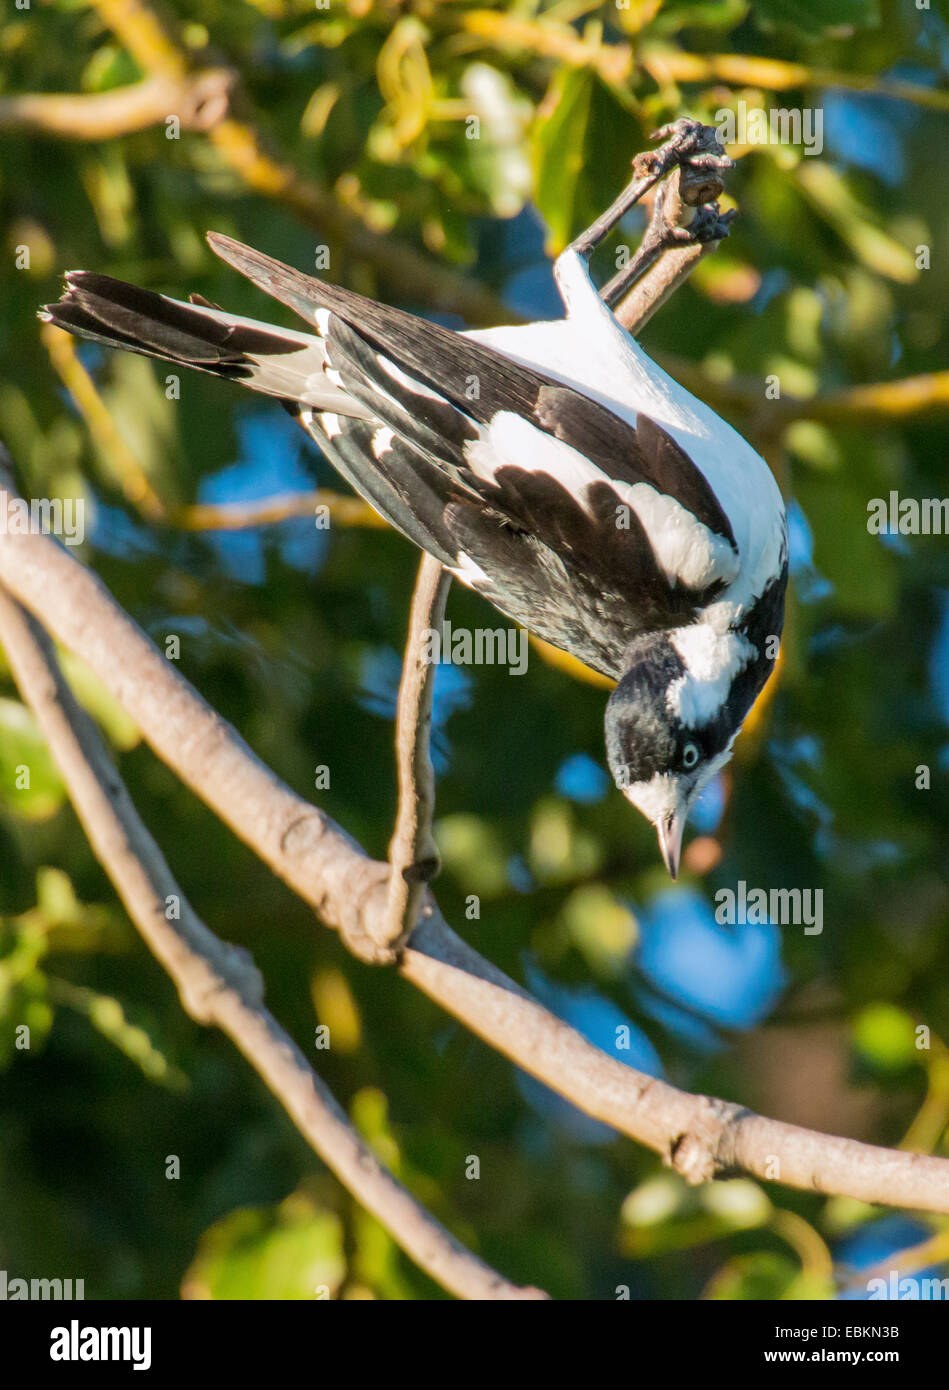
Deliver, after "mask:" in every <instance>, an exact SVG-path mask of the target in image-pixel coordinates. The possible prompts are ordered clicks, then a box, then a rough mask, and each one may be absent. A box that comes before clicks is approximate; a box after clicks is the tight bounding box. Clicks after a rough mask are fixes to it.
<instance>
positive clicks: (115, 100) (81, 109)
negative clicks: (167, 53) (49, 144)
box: [0, 68, 235, 140]
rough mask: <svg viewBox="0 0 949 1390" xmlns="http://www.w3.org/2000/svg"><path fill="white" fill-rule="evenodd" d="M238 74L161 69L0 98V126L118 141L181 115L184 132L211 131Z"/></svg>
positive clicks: (220, 70)
mask: <svg viewBox="0 0 949 1390" xmlns="http://www.w3.org/2000/svg"><path fill="white" fill-rule="evenodd" d="M234 82H235V74H234V73H233V72H230V71H229V70H228V69H226V68H209V69H206V70H205V71H203V72H195V73H193V74H191V75H189V76H184V77H181V78H175V77H171V76H168V75H166V74H163V73H156V74H155V75H153V76H152V77H146V78H145V79H144V81H142V82H135V83H133V84H131V85H130V86H127V87H116V88H115V89H114V90H113V91H111V92H95V93H92V94H88V95H74V94H72V93H69V94H64V93H37V94H36V95H31V94H27V95H23V96H5V97H0V130H4V129H5V130H29V131H33V132H35V133H39V134H44V135H55V136H57V137H58V138H60V139H63V140H114V139H115V138H116V137H117V136H120V135H131V134H133V133H134V132H135V131H139V130H147V129H148V128H149V127H150V126H155V125H161V123H162V122H163V121H165V120H167V118H168V117H169V116H177V117H178V119H179V121H180V122H181V127H182V129H183V130H209V129H210V128H211V127H212V126H213V125H216V124H217V122H218V121H220V120H221V119H222V118H223V117H224V115H225V113H226V112H227V108H228V104H229V102H230V93H231V89H232V87H233V86H234Z"/></svg>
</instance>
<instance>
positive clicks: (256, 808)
mask: <svg viewBox="0 0 949 1390" xmlns="http://www.w3.org/2000/svg"><path fill="white" fill-rule="evenodd" d="M5 517H6V498H5V497H4V494H3V492H2V491H0V582H2V583H3V584H5V585H6V586H7V588H8V589H9V590H10V592H11V593H13V594H14V595H15V596H16V597H17V598H18V599H19V600H20V602H21V603H23V604H24V606H25V607H27V608H29V609H30V610H31V611H32V612H33V613H34V614H35V615H36V616H37V617H39V618H41V620H42V621H43V623H44V625H45V626H46V627H47V628H48V629H49V630H50V631H51V632H52V633H53V634H54V635H55V636H56V638H57V640H59V641H60V642H61V643H62V644H63V645H64V646H66V647H68V648H70V649H71V650H72V651H73V652H75V654H76V655H77V656H79V657H81V658H82V659H83V660H84V661H85V662H86V663H87V664H88V665H89V666H90V667H91V668H92V669H93V671H95V672H96V674H97V675H98V676H99V678H100V680H102V682H103V683H104V684H105V685H106V687H107V688H108V689H109V690H110V691H111V692H112V694H113V695H114V696H115V697H116V698H117V699H118V700H119V701H120V702H121V704H122V705H123V706H124V707H125V708H126V710H127V711H128V712H129V714H130V715H131V716H132V718H133V719H135V721H136V722H137V724H138V726H139V728H140V729H141V731H142V733H143V735H144V737H145V738H146V739H147V741H148V742H149V743H150V745H151V746H152V748H153V749H154V750H155V751H156V753H157V754H158V756H159V757H160V758H162V760H163V761H164V762H166V763H167V764H168V766H169V767H171V768H173V769H174V770H175V772H176V773H177V774H178V776H179V777H180V778H181V779H182V780H183V781H184V782H185V783H186V784H187V785H188V786H190V787H191V788H192V790H194V791H195V793H196V794H197V795H198V796H200V797H201V798H202V799H203V800H204V801H205V802H206V804H207V805H208V806H210V807H211V808H212V809H213V810H214V811H215V812H216V814H217V815H218V816H220V818H221V819H222V820H223V821H224V822H225V823H226V824H228V825H230V826H231V828H232V829H233V830H234V832H235V833H236V834H237V835H238V836H240V838H241V839H242V840H244V841H245V842H246V843H247V844H248V845H249V846H250V847H251V848H252V849H253V850H254V851H255V852H256V853H257V854H258V855H259V856H260V858H261V859H263V860H264V861H265V862H266V863H267V864H269V865H270V867H271V868H272V869H273V870H274V872H275V873H277V874H278V875H279V876H280V877H281V878H282V879H284V881H285V882H287V883H288V884H290V886H291V887H293V888H294V889H295V890H296V891H297V892H298V893H299V894H300V896H301V897H303V898H304V899H305V900H306V901H307V902H309V903H310V904H311V905H312V906H313V908H314V909H315V911H316V912H317V913H318V914H319V915H320V917H321V918H322V919H323V920H324V921H325V922H326V923H327V925H329V926H331V927H334V928H336V929H337V930H338V931H340V933H341V935H342V936H343V937H344V939H345V940H346V942H347V944H348V945H349V947H350V949H352V950H354V951H355V952H356V953H357V954H359V953H360V948H362V953H366V951H367V949H368V952H369V953H370V954H371V951H372V949H373V929H374V928H375V924H376V922H377V921H378V920H379V917H380V916H381V915H382V914H384V912H385V909H386V904H387V882H388V878H389V869H388V866H387V865H385V864H379V863H376V862H375V861H373V860H371V859H370V858H369V857H368V856H367V855H366V854H365V853H364V851H363V850H362V849H361V848H360V847H359V846H358V845H357V844H355V843H354V841H353V840H352V839H351V838H350V837H349V836H348V835H347V834H345V832H344V831H342V830H341V829H340V828H339V826H337V825H336V824H335V823H334V822H333V821H332V820H331V819H330V818H329V817H328V816H326V815H324V814H323V813H322V812H321V811H319V810H318V809H317V808H316V807H314V806H312V805H310V804H309V803H308V802H306V801H304V800H303V798H302V797H299V796H297V795H296V794H295V793H294V792H293V791H292V790H291V789H290V788H289V787H287V786H285V785H284V784H283V783H282V782H281V781H280V780H279V778H278V777H277V776H276V775H275V774H274V773H273V772H272V771H271V770H270V769H269V768H267V767H266V766H265V765H264V764H263V763H262V762H261V761H260V760H259V759H258V758H257V757H256V756H255V755H254V754H253V753H252V752H251V750H250V749H249V748H248V747H247V745H246V744H245V743H244V741H243V740H242V739H241V738H240V736H239V734H237V732H236V731H235V730H234V729H233V728H232V727H231V726H230V725H229V724H227V723H226V721H225V720H223V719H222V718H221V717H220V715H218V714H216V713H215V711H214V710H212V709H211V708H210V707H209V706H208V705H207V703H206V702H205V701H204V700H203V699H202V698H201V696H200V695H199V694H198V693H197V691H195V690H194V689H193V687H192V686H191V685H189V683H188V682H187V681H186V680H185V679H184V677H182V676H181V675H180V674H179V673H178V672H177V671H176V670H175V669H174V667H173V666H172V665H171V663H170V662H168V661H166V660H165V659H164V658H163V657H162V656H161V654H160V653H159V651H158V650H157V648H156V647H155V646H154V644H153V643H152V642H151V641H150V640H149V638H148V637H147V636H146V635H145V634H144V632H142V630H141V629H140V628H139V627H138V625H137V624H136V623H135V622H134V621H133V620H132V619H131V618H130V617H129V616H128V615H127V614H126V613H124V612H123V610H122V609H121V608H120V607H119V606H118V605H117V604H116V603H115V600H114V599H113V598H112V597H111V595H110V594H109V592H108V590H107V589H106V588H105V586H104V585H103V584H102V583H101V581H100V580H99V579H98V578H97V577H96V576H95V575H93V574H92V573H91V572H90V571H88V570H86V569H85V568H84V567H83V566H82V565H80V564H79V562H78V561H77V560H75V559H74V558H73V557H72V556H71V555H69V554H68V553H67V552H66V551H65V550H64V549H63V548H62V547H60V546H59V545H58V544H57V543H56V542H54V541H52V540H50V539H48V538H47V537H44V536H41V535H20V534H11V531H10V528H9V526H4V521H5ZM398 968H399V971H400V973H401V974H402V975H403V976H404V977H405V978H406V979H408V980H411V981H412V982H413V983H414V984H415V985H417V986H418V987H419V988H420V989H422V990H424V991H425V993H426V994H428V995H429V996H430V997H431V998H432V999H433V1000H435V1001H436V1002H437V1003H438V1004H440V1005H441V1007H442V1008H444V1009H446V1010H447V1011H448V1012H449V1013H452V1014H453V1015H454V1016H455V1017H456V1018H458V1019H460V1020H461V1021H462V1022H463V1023H465V1024H466V1026H467V1027H469V1028H470V1029H471V1030H472V1031H473V1032H475V1033H477V1034H478V1035H479V1036H480V1037H482V1038H483V1039H484V1040H485V1041H486V1042H487V1043H488V1044H489V1045H490V1046H491V1047H494V1048H495V1049H497V1050H498V1051H499V1052H501V1053H503V1054H504V1055H505V1056H507V1057H509V1058H510V1059H511V1060H512V1061H513V1062H515V1063H516V1064H517V1065H518V1066H520V1067H522V1068H523V1069H524V1070H526V1071H528V1072H530V1073H531V1074H532V1075H534V1076H536V1077H538V1078H539V1079H540V1080H541V1081H543V1082H545V1083H546V1084H547V1085H548V1086H550V1087H551V1088H552V1089H553V1090H555V1091H557V1092H558V1093H559V1094H560V1095H562V1096H564V1097H565V1098H566V1099H568V1100H570V1101H572V1102H573V1104H574V1105H576V1106H578V1107H579V1108H580V1109H582V1110H584V1111H586V1113H587V1114H589V1115H592V1116H594V1117H595V1118H597V1119H600V1120H603V1121H604V1122H605V1123H606V1124H609V1125H612V1126H613V1127H614V1128H616V1129H618V1130H620V1131H622V1132H623V1133H624V1134H628V1135H629V1136H630V1137H631V1138H633V1139H636V1140H638V1141H639V1142H640V1143H642V1144H645V1145H647V1146H648V1147H649V1148H651V1149H654V1150H655V1151H656V1152H657V1153H659V1154H660V1155H661V1156H662V1158H663V1160H664V1161H665V1162H666V1163H667V1164H669V1165H670V1166H672V1167H674V1168H675V1169H677V1170H678V1171H679V1172H680V1173H682V1174H684V1175H685V1176H686V1177H687V1178H688V1179H689V1181H691V1182H702V1181H705V1180H707V1179H710V1178H714V1177H716V1176H721V1175H723V1174H733V1173H737V1172H746V1173H753V1174H755V1175H756V1176H758V1177H760V1178H762V1179H764V1180H766V1181H779V1182H781V1183H783V1184H785V1185H787V1186H789V1187H798V1188H802V1189H804V1190H806V1191H811V1192H815V1191H816V1192H824V1193H841V1194H845V1195H849V1196H853V1197H857V1198H860V1199H861V1200H863V1201H867V1202H877V1203H881V1204H884V1205H889V1206H898V1207H908V1208H919V1209H921V1210H927V1211H942V1212H949V1162H947V1161H946V1160H944V1159H937V1158H931V1157H929V1156H928V1155H922V1154H911V1153H906V1152H902V1151H898V1150H891V1149H882V1148H877V1147H875V1146H873V1145H870V1144H861V1143H858V1142H857V1141H855V1140H851V1139H844V1138H838V1137H835V1136H831V1135H825V1134H819V1133H817V1132H816V1131H814V1130H807V1129H801V1128H799V1127H797V1126H795V1125H788V1124H783V1123H781V1122H779V1121H777V1120H769V1119H766V1118H764V1117H762V1116H759V1115H754V1114H752V1113H751V1112H750V1111H748V1110H745V1109H743V1108H742V1107H740V1106H737V1105H733V1104H729V1103H727V1102H725V1101H722V1100H716V1099H714V1098H712V1097H707V1096H693V1095H689V1094H687V1093H686V1092H683V1091H680V1090H678V1089H677V1088H676V1087H674V1086H669V1085H667V1084H666V1083H665V1082H662V1081H659V1080H657V1079H655V1078H654V1077H650V1076H646V1075H644V1074H643V1073H642V1072H638V1071H635V1070H634V1069H633V1068H631V1067H627V1066H624V1065H623V1064H622V1063H621V1062H619V1061H617V1060H615V1059H614V1058H611V1057H609V1056H607V1055H606V1054H605V1053H604V1052H601V1051H600V1050H599V1049H598V1048H596V1047H594V1046H593V1045H592V1044H591V1043H589V1042H587V1040H586V1039H585V1038H583V1037H582V1036H581V1035H580V1034H579V1033H577V1032H576V1031H575V1030H574V1029H572V1028H570V1027H568V1026H567V1025H566V1024H564V1023H562V1022H561V1021H560V1020H559V1019H557V1018H555V1017H554V1016H553V1015H552V1014H550V1013H548V1011H547V1010H546V1009H544V1008H543V1007H542V1006H541V1005H540V1004H538V1003H537V1002H536V1000H534V999H532V998H531V996H530V995H529V994H527V993H526V992H525V991H524V990H522V989H521V988H520V987H519V986H517V985H516V984H515V983H514V982H513V981H512V980H509V979H508V978H507V977H506V976H505V975H504V974H503V973H502V972H501V971H500V970H498V969H497V968H496V967H495V966H493V965H492V964H490V963H489V962H488V961H486V960H483V959H482V958H481V957H480V956H479V955H478V953H477V952H476V951H474V950H472V949H471V947H469V946H468V945H466V944H465V943H464V942H463V941H461V940H460V939H459V938H458V937H457V936H456V935H455V934H454V933H453V932H452V931H451V930H450V928H449V927H448V926H447V924H446V923H445V921H444V919H443V918H442V917H441V915H440V913H439V912H438V909H437V908H436V907H434V906H433V910H432V915H431V917H429V918H425V919H423V920H422V921H421V922H420V924H419V925H418V926H417V927H416V929H415V931H414V932H413V934H412V937H411V940H410V941H409V943H408V945H407V946H406V948H405V950H404V951H403V953H402V956H401V958H400V963H399V967H398Z"/></svg>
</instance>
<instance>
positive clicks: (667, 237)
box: [600, 185, 735, 309]
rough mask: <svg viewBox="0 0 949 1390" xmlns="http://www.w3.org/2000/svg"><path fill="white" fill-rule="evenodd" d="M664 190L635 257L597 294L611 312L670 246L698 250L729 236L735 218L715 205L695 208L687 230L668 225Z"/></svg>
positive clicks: (686, 227) (673, 223)
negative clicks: (708, 243) (697, 248)
mask: <svg viewBox="0 0 949 1390" xmlns="http://www.w3.org/2000/svg"><path fill="white" fill-rule="evenodd" d="M667 188H668V185H666V186H665V187H663V188H660V189H659V190H658V191H657V193H656V201H655V205H654V207H653V213H652V217H651V218H650V221H649V226H648V227H647V228H646V234H645V236H644V237H643V239H642V241H641V242H640V244H639V246H638V248H637V250H636V254H635V255H634V256H633V257H632V259H631V260H630V261H629V264H628V265H625V266H623V268H622V269H621V270H618V271H617V272H616V274H615V275H614V276H613V278H612V279H611V280H608V281H607V283H606V284H605V285H604V286H603V288H602V289H601V291H600V298H601V299H602V300H603V302H604V304H606V305H607V306H608V307H609V308H611V309H612V308H613V307H614V306H615V305H617V304H618V303H619V302H620V300H621V299H623V298H624V297H625V296H626V295H627V294H628V293H629V291H630V290H631V289H632V287H633V285H635V284H636V283H637V281H639V280H640V279H642V277H643V275H645V273H646V271H647V270H648V269H649V268H650V266H652V265H654V264H655V262H656V261H657V260H658V259H659V257H660V256H661V255H662V254H663V252H664V251H668V250H669V249H670V248H671V247H673V246H693V245H699V246H701V245H705V244H706V243H707V242H710V241H721V240H723V238H725V237H727V236H728V231H729V227H730V225H731V222H732V219H733V218H734V216H735V214H734V212H724V213H723V212H720V211H719V207H718V203H717V202H711V203H703V204H702V205H701V206H699V207H697V208H696V209H695V211H694V215H693V217H692V221H691V222H690V223H689V224H688V226H682V225H680V224H679V223H677V222H673V221H671V220H670V219H669V218H668V217H667V216H666V212H665V203H666V189H667Z"/></svg>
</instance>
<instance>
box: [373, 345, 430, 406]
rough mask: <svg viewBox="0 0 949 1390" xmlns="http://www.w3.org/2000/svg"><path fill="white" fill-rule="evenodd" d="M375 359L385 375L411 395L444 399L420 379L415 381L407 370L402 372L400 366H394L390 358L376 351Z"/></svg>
mask: <svg viewBox="0 0 949 1390" xmlns="http://www.w3.org/2000/svg"><path fill="white" fill-rule="evenodd" d="M376 361H377V362H378V363H379V366H380V367H381V368H382V370H383V371H384V372H385V374H386V376H391V378H392V380H393V381H396V382H398V384H399V385H400V386H404V387H405V389H406V390H407V391H411V392H412V394H413V395H415V396H427V397H428V399H429V400H430V401H442V400H444V397H443V396H440V395H439V394H438V392H437V391H432V390H430V389H429V387H427V386H425V385H423V383H422V382H421V381H416V379H415V377H413V376H409V375H408V373H407V372H403V370H402V368H401V367H398V366H396V364H395V363H394V362H393V361H391V359H390V358H388V357H383V356H382V354H381V353H378V352H377V353H376Z"/></svg>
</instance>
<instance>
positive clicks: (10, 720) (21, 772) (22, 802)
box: [0, 700, 66, 820]
mask: <svg viewBox="0 0 949 1390" xmlns="http://www.w3.org/2000/svg"><path fill="white" fill-rule="evenodd" d="M65 795H66V792H65V788H64V787H63V783H62V779H61V777H60V775H59V769H58V768H57V766H56V764H55V763H54V762H53V759H52V756H51V754H50V751H49V749H48V748H47V746H46V740H45V739H44V737H43V734H42V731H41V729H40V727H39V725H38V724H37V722H36V719H35V717H34V715H33V713H32V711H31V710H29V709H27V707H26V705H22V704H21V703H20V701H19V700H0V805H3V806H6V807H7V808H8V809H9V810H11V811H14V812H15V813H16V814H17V815H18V816H23V817H24V818H25V819H26V820H49V819H50V817H51V816H53V815H55V814H56V812H57V811H58V810H59V808H60V806H61V805H62V803H63V799H64V797H65Z"/></svg>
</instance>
